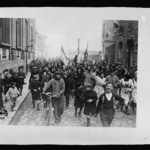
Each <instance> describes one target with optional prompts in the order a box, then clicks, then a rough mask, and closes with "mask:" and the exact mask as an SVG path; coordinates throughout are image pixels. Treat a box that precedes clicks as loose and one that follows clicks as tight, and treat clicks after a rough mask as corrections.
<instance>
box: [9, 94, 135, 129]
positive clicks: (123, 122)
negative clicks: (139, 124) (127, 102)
mask: <svg viewBox="0 0 150 150" xmlns="http://www.w3.org/2000/svg"><path fill="white" fill-rule="evenodd" d="M40 108H41V110H40V111H37V110H36V109H33V108H32V101H31V94H29V95H28V96H27V99H26V100H25V101H24V103H23V104H22V106H21V107H20V109H19V110H18V111H17V113H16V115H15V117H14V119H13V120H12V122H11V124H12V125H34V126H47V120H45V109H44V107H43V104H42V101H41V104H40ZM49 126H75V127H77V126H80V127H83V126H86V116H85V115H84V114H83V113H82V116H81V118H80V117H75V116H74V99H73V98H71V99H70V106H69V108H68V109H66V108H65V109H64V113H63V115H62V119H61V122H60V123H59V124H56V123H55V121H54V117H53V113H52V110H51V115H50V124H49ZM91 126H92V127H102V124H101V121H100V117H99V115H98V116H97V117H92V118H91ZM111 126H112V127H136V115H135V114H132V113H131V114H130V115H125V114H124V113H122V112H119V111H118V110H117V111H116V113H115V117H114V120H113V122H112V125H111Z"/></svg>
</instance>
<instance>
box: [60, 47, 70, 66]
mask: <svg viewBox="0 0 150 150" xmlns="http://www.w3.org/2000/svg"><path fill="white" fill-rule="evenodd" d="M61 59H62V61H63V63H64V64H65V65H67V64H68V62H69V58H68V57H67V56H66V53H65V51H64V49H63V46H61Z"/></svg>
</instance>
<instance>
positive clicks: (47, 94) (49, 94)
mask: <svg viewBox="0 0 150 150" xmlns="http://www.w3.org/2000/svg"><path fill="white" fill-rule="evenodd" d="M42 94H44V95H46V96H48V97H51V98H52V97H53V98H54V97H59V96H60V95H59V94H57V95H52V93H50V92H48V93H42Z"/></svg>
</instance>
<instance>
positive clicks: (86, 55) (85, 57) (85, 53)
mask: <svg viewBox="0 0 150 150" xmlns="http://www.w3.org/2000/svg"><path fill="white" fill-rule="evenodd" d="M87 58H88V43H87V47H86V50H85V52H84V59H83V62H85V61H87Z"/></svg>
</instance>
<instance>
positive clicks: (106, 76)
mask: <svg viewBox="0 0 150 150" xmlns="http://www.w3.org/2000/svg"><path fill="white" fill-rule="evenodd" d="M30 70H31V78H30V83H29V88H30V90H31V94H32V103H33V108H36V109H37V110H38V111H40V101H41V100H43V101H47V100H46V99H44V98H42V96H41V95H42V93H45V92H48V91H49V92H51V93H52V95H57V96H56V97H54V98H52V106H53V109H54V110H53V114H54V117H55V122H56V123H59V122H60V121H61V115H62V114H63V111H64V104H65V107H66V109H67V108H68V107H69V104H70V100H71V98H70V97H73V99H74V108H75V114H74V115H75V117H77V116H79V117H81V114H82V110H83V109H84V110H83V113H84V114H85V115H86V116H87V126H90V118H91V117H92V116H94V117H97V116H98V114H100V118H101V122H102V125H103V126H111V123H112V121H113V118H114V114H115V110H116V109H118V110H119V111H122V112H123V113H125V114H126V115H130V113H129V107H130V108H132V112H133V113H134V114H135V113H136V99H137V98H136V92H137V85H136V84H137V69H136V68H135V67H134V68H132V69H131V71H127V70H126V69H125V67H124V66H122V65H119V64H109V63H107V62H105V61H104V62H102V63H99V64H90V63H77V64H69V65H68V66H65V65H63V63H61V62H55V61H54V62H51V61H40V60H36V61H33V62H32V64H31V69H30Z"/></svg>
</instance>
